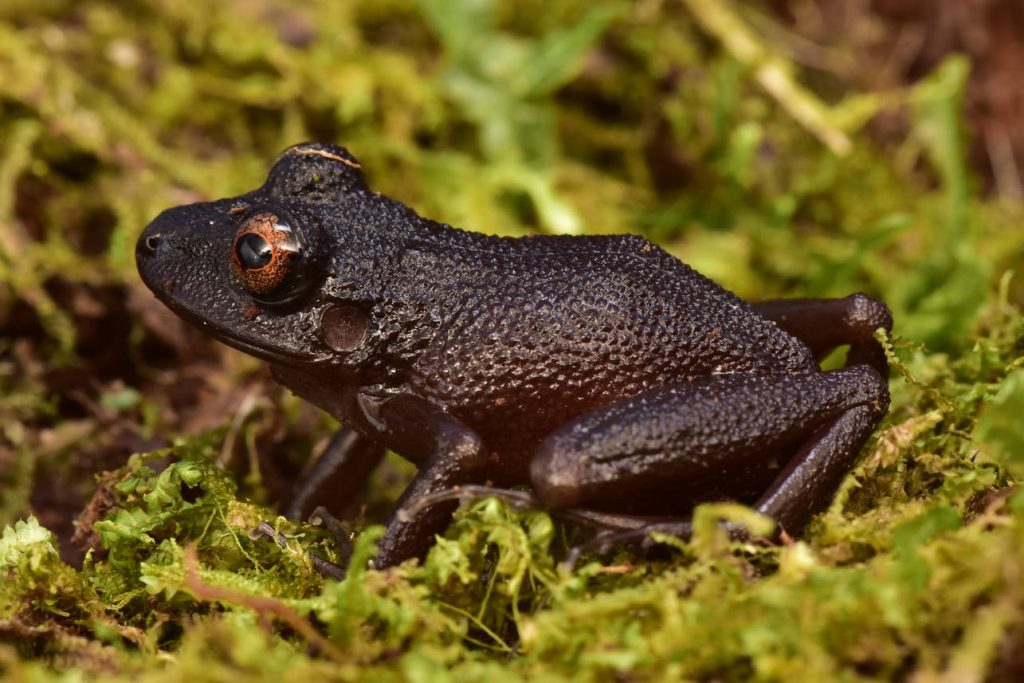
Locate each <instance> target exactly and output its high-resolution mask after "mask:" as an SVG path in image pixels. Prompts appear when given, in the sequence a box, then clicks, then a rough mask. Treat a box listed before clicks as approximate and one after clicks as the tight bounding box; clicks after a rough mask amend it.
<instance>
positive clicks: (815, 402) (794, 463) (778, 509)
mask: <svg viewBox="0 0 1024 683" xmlns="http://www.w3.org/2000/svg"><path fill="white" fill-rule="evenodd" d="M888 401H889V396H888V390H887V387H886V385H885V381H884V380H883V379H882V378H881V377H880V376H879V374H878V373H877V372H876V371H875V370H874V369H873V368H872V367H870V366H867V365H858V366H855V367H852V368H846V369H843V370H836V371H833V372H825V373H808V374H802V375H786V374H771V375H718V376H713V377H708V378H702V379H699V380H696V381H694V382H690V383H687V384H678V385H672V386H667V387H660V388H657V389H652V390H649V391H647V392H645V393H643V394H640V395H638V396H635V397H633V398H630V399H626V400H624V401H620V402H618V403H614V404H611V405H609V406H605V407H603V408H599V409H597V410H595V411H592V412H590V413H587V414H585V415H583V416H581V417H579V418H577V419H576V420H575V421H573V422H571V423H569V424H568V425H566V426H565V427H562V428H561V429H559V430H558V431H556V432H555V433H553V434H552V435H551V436H549V437H548V438H547V439H545V441H544V442H543V443H542V444H541V446H540V447H539V448H538V451H537V453H536V455H535V456H534V459H533V461H532V462H531V479H532V483H533V486H534V491H535V492H536V493H537V495H538V497H539V498H540V499H541V501H543V502H544V503H545V504H546V505H548V506H551V507H556V508H563V507H583V508H588V507H596V508H599V509H604V510H618V511H622V512H636V511H642V510H643V509H644V508H645V506H646V504H647V503H648V502H650V501H652V499H657V500H655V502H657V503H659V505H658V506H657V507H658V508H659V510H658V511H659V512H662V511H663V510H664V508H665V504H666V503H669V504H671V505H672V506H675V507H676V509H677V510H678V512H677V514H680V515H682V514H683V513H685V512H687V511H688V510H689V509H691V508H692V506H693V505H694V504H695V503H699V502H704V501H708V500H722V499H736V498H739V499H741V500H753V501H756V502H755V503H754V506H755V508H756V509H758V510H760V511H761V512H763V513H765V514H767V515H769V516H771V517H773V518H774V519H775V520H776V521H777V522H778V523H779V524H780V525H781V526H782V527H783V528H784V529H786V530H787V531H789V532H790V533H796V532H798V531H799V530H800V529H801V528H802V527H803V526H804V525H805V524H806V522H807V521H808V520H809V519H810V517H811V515H813V514H814V513H815V512H817V511H818V510H820V509H822V508H823V507H824V506H825V505H826V504H827V503H828V501H829V499H830V498H831V496H832V493H833V492H834V491H835V489H836V488H837V487H838V485H839V483H840V481H841V480H842V478H843V476H844V474H845V473H846V472H847V470H848V469H849V468H850V466H851V465H852V463H853V461H854V459H855V458H856V456H857V454H858V452H859V450H860V448H861V446H863V444H864V443H865V442H866V441H867V438H868V437H869V436H870V434H871V432H872V431H873V430H874V428H875V425H876V424H877V423H878V421H879V419H881V417H882V415H884V414H885V411H886V409H887V407H888ZM780 456H781V457H782V458H783V460H782V461H781V462H778V464H777V465H775V466H773V460H775V459H776V458H778V457H780ZM752 491H753V492H754V493H751V492H752ZM758 493H761V495H760V496H759V497H758V495H757V494H758ZM666 499H667V500H666ZM648 507H649V506H648Z"/></svg>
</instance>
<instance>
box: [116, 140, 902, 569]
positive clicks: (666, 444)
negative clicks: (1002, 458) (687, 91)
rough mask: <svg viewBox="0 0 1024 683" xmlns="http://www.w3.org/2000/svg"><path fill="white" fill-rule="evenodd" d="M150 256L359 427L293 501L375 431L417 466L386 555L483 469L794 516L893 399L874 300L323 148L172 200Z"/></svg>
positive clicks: (340, 471)
mask: <svg viewBox="0 0 1024 683" xmlns="http://www.w3.org/2000/svg"><path fill="white" fill-rule="evenodd" d="M136 257H137V259H138V267H139V272H140V273H141V274H142V278H143V280H144V281H145V282H146V284H147V285H148V286H149V287H150V289H152V290H153V292H154V293H155V294H156V296H157V297H158V298H159V299H160V300H161V301H163V302H164V303H165V304H167V306H169V307H170V308H171V309H172V310H174V311H175V312H176V313H178V314H179V315H181V316H182V317H183V318H185V319H186V320H188V321H190V322H192V323H194V324H196V325H198V326H200V327H201V328H203V329H205V330H207V331H208V332H209V333H210V334H212V335H214V336H216V337H217V338H218V339H220V340H221V341H223V342H225V343H227V344H229V345H231V346H234V347H236V348H239V349H241V350H243V351H246V352H248V353H251V354H253V355H255V356H258V357H260V358H262V359H264V360H266V361H268V362H269V363H270V364H271V368H272V370H273V372H274V375H275V377H276V378H277V379H278V380H279V381H280V382H282V383H283V384H284V385H286V386H287V387H289V388H291V389H292V390H293V391H294V392H296V393H297V394H299V395H300V396H302V397H304V398H306V399H308V400H310V401H312V402H313V403H315V404H316V405H318V406H320V407H321V408H323V409H324V410H326V411H328V412H329V413H331V414H332V415H334V416H336V417H337V418H339V419H340V420H342V421H343V422H344V423H345V424H346V425H347V426H346V427H345V428H344V430H343V432H342V433H341V434H340V435H339V436H338V437H337V438H336V439H335V442H334V447H333V448H332V449H331V451H330V453H331V456H330V457H329V458H325V459H323V463H322V464H321V465H320V466H319V467H318V469H316V470H314V471H313V473H312V476H311V478H310V482H309V483H308V485H307V486H305V487H304V488H303V490H302V491H300V494H299V495H298V497H297V499H296V501H295V503H294V504H293V505H292V507H291V509H290V512H291V513H292V514H293V515H301V514H304V513H305V512H307V510H306V508H307V507H308V502H309V501H310V500H311V499H312V494H313V492H315V491H316V489H317V488H318V486H319V488H323V485H324V482H329V483H328V485H329V486H330V487H332V490H333V492H334V495H333V500H334V502H335V503H336V504H339V505H340V504H342V503H344V502H345V500H346V499H347V498H349V497H350V496H351V495H352V494H353V493H354V492H355V491H356V490H358V488H359V486H360V484H361V483H362V481H363V480H364V479H365V478H366V477H367V476H368V474H369V472H370V471H371V470H372V469H373V467H374V466H375V465H376V463H377V462H378V461H379V459H380V457H381V454H382V452H383V450H384V448H390V449H393V450H394V451H396V452H398V453H399V454H401V455H403V456H404V457H406V458H408V459H409V460H410V461H412V462H413V463H415V464H416V465H417V466H418V467H419V473H418V475H417V477H416V479H415V480H414V481H413V483H412V484H411V485H410V486H409V488H408V489H407V490H406V492H405V494H404V495H403V496H402V498H401V500H400V501H399V502H398V505H397V507H396V510H395V513H394V514H393V515H392V517H391V519H390V521H389V523H388V529H387V534H386V535H385V537H384V539H383V540H382V541H381V543H380V554H379V555H378V557H377V560H376V564H377V565H378V566H388V565H391V564H394V563H396V562H400V561H401V560H404V559H406V558H408V557H413V556H416V555H420V554H422V553H423V552H425V551H426V549H427V548H428V547H429V546H430V544H431V542H432V539H433V535H434V534H435V533H437V532H439V531H441V530H443V528H444V526H445V524H446V523H447V521H448V519H449V517H450V515H451V510H452V504H451V503H449V504H445V505H435V506H432V507H429V508H423V507H422V506H420V505H417V501H421V500H422V499H423V498H424V497H425V496H429V495H432V494H436V493H437V492H440V491H444V490H447V489H451V488H452V487H454V486H457V485H466V484H477V483H485V482H486V483H490V484H492V485H496V486H501V487H505V486H512V485H517V484H529V485H530V486H531V487H532V488H533V491H534V492H535V494H536V495H537V496H538V497H539V499H540V500H541V501H542V502H543V503H544V504H546V505H547V506H550V507H552V508H568V507H573V508H583V509H587V510H592V511H596V512H600V513H606V514H604V515H603V519H605V520H610V521H608V523H609V524H612V525H614V523H615V522H614V520H616V519H619V520H621V522H622V528H629V527H630V526H631V525H633V526H635V525H636V522H635V520H634V521H630V520H633V519H634V518H633V517H632V516H650V515H656V516H674V517H678V518H681V519H682V518H685V516H686V515H687V514H688V512H689V511H690V510H691V509H692V508H693V506H694V505H695V504H697V503H700V502H703V501H713V500H722V499H733V500H739V501H743V502H747V503H750V504H751V505H753V506H754V507H755V508H756V509H758V510H760V511H761V512H763V513H765V514H767V515H769V516H771V517H773V518H774V519H775V520H776V521H777V522H778V523H779V524H780V525H781V526H782V527H783V528H784V529H786V530H788V531H790V532H796V531H798V530H799V529H800V528H801V527H802V526H803V525H804V524H805V523H806V522H807V520H808V519H809V518H810V516H811V515H812V514H813V513H814V512H815V511H817V510H819V509H821V508H822V507H823V506H824V505H825V504H826V503H827V502H828V500H829V498H830V497H831V494H832V492H833V491H834V490H835V488H836V487H837V486H838V484H839V482H840V480H841V478H842V477H843V475H844V473H845V472H846V471H847V469H848V468H849V467H850V464H851V462H852V461H853V460H854V458H855V457H856V455H857V453H858V451H859V449H860V448H861V446H863V444H864V442H865V441H866V439H867V438H868V436H869V435H870V434H871V432H872V430H873V429H874V428H875V426H876V425H877V423H878V421H879V420H880V419H881V417H882V416H883V415H884V414H885V412H886V410H887V407H888V401H889V394H888V390H887V386H886V382H885V379H884V377H885V375H886V364H885V358H884V355H883V352H882V349H881V347H880V345H879V344H878V342H877V341H876V340H875V338H874V336H873V332H874V330H876V329H877V328H884V329H886V330H888V329H890V328H891V325H892V319H891V316H890V314H889V311H888V309H887V308H886V306H885V305H884V304H882V303H880V302H879V301H877V300H874V299H872V298H870V297H867V296H865V295H862V294H854V295H852V296H849V297H846V298H843V299H830V300H820V299H819V300H793V301H769V302H763V303H760V304H750V303H747V302H746V301H744V300H742V299H740V298H738V297H736V296H735V295H733V294H731V293H730V292H728V291H726V290H725V289H723V288H722V287H720V286H719V285H717V284H715V283H714V282H712V281H710V280H708V279H707V278H705V277H703V276H701V275H700V274H698V273H696V272H695V271H693V270H692V269H690V268H689V267H688V266H686V265H685V264H683V263H682V262H680V261H678V260H677V259H675V258H673V257H672V256H670V255H668V254H667V253H665V252H664V251H662V250H661V249H660V248H658V247H657V246H655V245H654V244H652V243H650V242H649V241H647V240H645V239H643V238H640V237H636V236H629V235H618V236H598V237H526V238H521V239H512V238H499V237H489V236H485V235H482V234H478V233H474V232H465V231H462V230H458V229H455V228H452V227H450V226H447V225H441V224H439V223H435V222H433V221H430V220H427V219H424V218H421V217H420V216H418V215H416V214H415V213H414V212H413V211H412V210H410V209H409V208H407V207H406V206H404V205H402V204H400V203H399V202H397V201H395V200H392V199H389V198H387V197H384V196H382V195H380V194H377V193H375V192H373V191H371V190H370V189H368V187H367V186H366V183H365V181H364V178H363V174H362V172H361V170H360V165H359V163H358V162H357V161H356V159H355V158H354V157H353V156H352V155H351V154H349V153H348V151H346V150H345V149H343V148H340V147H336V146H332V145H325V144H303V145H298V146H296V147H292V148H290V149H288V150H286V151H285V152H284V153H283V154H282V155H281V156H280V158H278V160H277V162H276V163H275V164H274V166H273V168H272V169H271V171H270V175H269V177H268V179H267V181H266V183H265V184H264V185H263V187H261V188H259V189H257V190H254V191H252V192H250V193H248V194H244V195H242V196H239V197H235V198H232V199H222V200H219V201H214V202H208V203H199V204H192V205H188V206H182V207H178V208H174V209H170V210H167V211H165V212H163V213H162V214H161V215H160V216H158V217H157V218H156V220H154V221H153V222H152V223H151V224H150V225H149V226H148V227H147V228H146V230H145V232H144V233H143V234H142V236H141V237H140V238H139V242H138V247H137V252H136ZM845 344H849V345H850V351H849V353H848V358H847V364H846V367H845V368H843V369H840V370H834V371H831V372H823V371H821V369H820V368H819V367H818V365H817V361H816V359H817V358H820V357H821V356H823V355H824V354H825V353H827V352H828V351H829V350H831V349H833V348H835V347H837V346H840V345H845Z"/></svg>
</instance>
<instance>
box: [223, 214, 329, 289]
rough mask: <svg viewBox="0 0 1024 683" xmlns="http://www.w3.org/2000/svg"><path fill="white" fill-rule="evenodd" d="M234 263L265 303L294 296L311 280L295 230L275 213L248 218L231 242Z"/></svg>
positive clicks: (241, 279)
mask: <svg viewBox="0 0 1024 683" xmlns="http://www.w3.org/2000/svg"><path fill="white" fill-rule="evenodd" d="M231 267H232V268H233V269H234V271H235V275H236V276H237V277H238V279H239V280H240V281H241V283H242V285H243V286H244V287H245V289H246V290H247V291H248V292H249V293H250V294H252V296H253V298H255V299H258V300H260V301H263V302H265V303H280V302H283V301H287V300H289V299H292V298H293V297H295V296H297V295H298V294H301V293H302V292H303V291H304V290H305V289H306V287H307V286H308V285H309V283H310V278H309V272H308V271H309V268H308V264H307V263H306V262H305V260H304V259H303V254H302V247H301V245H300V244H299V240H298V237H297V236H296V235H295V231H294V230H292V228H291V226H290V225H288V223H287V221H285V220H284V219H282V218H280V217H278V216H276V215H274V214H272V213H267V212H263V213H256V214H253V215H251V216H249V217H248V218H246V219H245V221H244V222H243V223H242V225H241V227H240V228H239V229H238V234H237V235H235V241H234V244H232V246H231Z"/></svg>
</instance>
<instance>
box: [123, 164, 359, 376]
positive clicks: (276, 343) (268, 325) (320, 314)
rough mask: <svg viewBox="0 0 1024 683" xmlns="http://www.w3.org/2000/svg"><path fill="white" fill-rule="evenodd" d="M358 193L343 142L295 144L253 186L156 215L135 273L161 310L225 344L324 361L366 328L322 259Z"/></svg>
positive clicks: (292, 362)
mask: <svg viewBox="0 0 1024 683" xmlns="http://www.w3.org/2000/svg"><path fill="white" fill-rule="evenodd" d="M366 194H367V191H366V185H365V183H364V181H363V176H362V173H361V171H360V168H359V163H358V162H357V161H356V160H355V158H354V157H352V155H350V154H349V153H348V152H347V151H346V150H344V149H343V148H340V147H336V146H332V145H322V144H304V145H297V146H295V147H292V148H290V149H288V150H286V151H285V152H284V153H283V154H282V155H281V156H280V157H279V158H278V160H277V162H276V163H275V164H274V166H273V168H272V169H271V171H270V175H269V177H268V178H267V181H266V183H265V184H264V185H263V187H261V188H260V189H258V190H255V191H253V192H250V193H248V194H245V195H242V196H240V197H236V198H234V199H222V200H219V201H214V202H204V203H198V204H190V205H187V206H181V207H177V208H174V209H168V210H167V211H164V212H163V213H161V214H160V215H159V216H157V218H156V219H155V220H154V221H153V222H152V223H150V224H149V226H147V227H146V229H145V231H143V233H142V235H141V236H140V237H139V241H138V244H137V245H136V248H135V257H136V261H137V264H138V268H139V273H140V275H141V276H142V280H143V281H144V282H145V283H146V285H147V286H148V287H149V288H150V289H151V290H153V293H154V294H155V295H156V296H157V298H158V299H160V300H161V301H162V302H163V303H165V304H166V305H167V306H168V307H169V308H171V310H173V311H174V312H175V313H177V314H178V315H180V316H181V317H183V318H185V319H186V320H188V321H189V322H190V323H193V324H195V325H196V326H198V327H200V328H201V329H203V330H205V331H207V332H209V333H210V334H212V335H214V336H215V337H217V338H218V339H220V340H221V341H223V342H225V343H226V344H229V345H231V346H234V347H236V348H238V349H241V350H242V351H245V352H247V353H250V354H252V355H254V356H257V357H260V358H263V359H265V360H268V361H271V362H272V363H276V364H280V365H287V366H296V365H307V364H312V365H316V364H320V363H329V362H330V361H331V360H332V359H334V358H337V357H338V354H339V353H345V352H347V351H351V350H354V349H355V348H356V347H358V346H359V344H360V343H361V342H362V339H363V335H364V334H365V333H366V325H367V320H366V316H365V315H364V314H362V313H361V312H360V311H359V310H358V309H357V308H354V307H352V306H351V305H339V304H338V301H337V297H336V296H333V295H332V287H333V286H336V281H337V279H338V278H336V277H335V273H334V272H332V271H333V269H334V265H333V264H332V260H331V259H332V258H333V257H332V253H333V252H336V251H338V246H339V245H337V244H334V242H336V241H337V234H338V228H339V221H342V220H343V219H342V218H339V216H343V215H344V214H345V211H344V209H345V205H346V203H348V202H350V201H359V200H357V199H355V198H356V197H359V196H365V195H366ZM342 246H344V245H342Z"/></svg>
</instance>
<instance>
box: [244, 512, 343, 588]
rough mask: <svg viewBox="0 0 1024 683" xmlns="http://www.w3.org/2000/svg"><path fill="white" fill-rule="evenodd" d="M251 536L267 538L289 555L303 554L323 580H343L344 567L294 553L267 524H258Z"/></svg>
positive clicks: (312, 556)
mask: <svg viewBox="0 0 1024 683" xmlns="http://www.w3.org/2000/svg"><path fill="white" fill-rule="evenodd" d="M332 519H333V518H332ZM335 522H337V520H335ZM332 533H333V531H332ZM251 536H252V537H253V538H259V537H261V536H263V537H266V538H269V539H270V540H272V541H273V542H274V543H276V544H277V545H278V547H280V548H281V549H282V550H285V551H287V552H290V553H296V552H304V554H305V555H306V556H308V557H309V559H310V561H311V562H312V563H313V567H314V568H315V569H316V570H317V571H318V572H319V573H320V575H321V576H323V577H325V578H329V579H337V580H338V581H341V580H342V579H344V578H345V574H346V569H345V567H343V566H341V565H339V564H335V563H334V562H331V561H330V560H327V559H324V558H322V557H320V556H319V555H317V554H316V553H310V552H305V551H296V549H295V548H293V547H292V545H291V544H290V543H289V542H288V539H287V538H285V537H284V534H282V533H280V532H278V531H277V530H276V529H275V528H274V527H273V526H272V525H271V524H270V523H269V522H260V523H259V524H258V525H257V526H256V528H255V529H253V530H252V532H251ZM349 545H350V546H351V541H349ZM349 557H351V552H350V553H349ZM346 561H347V560H346Z"/></svg>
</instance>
